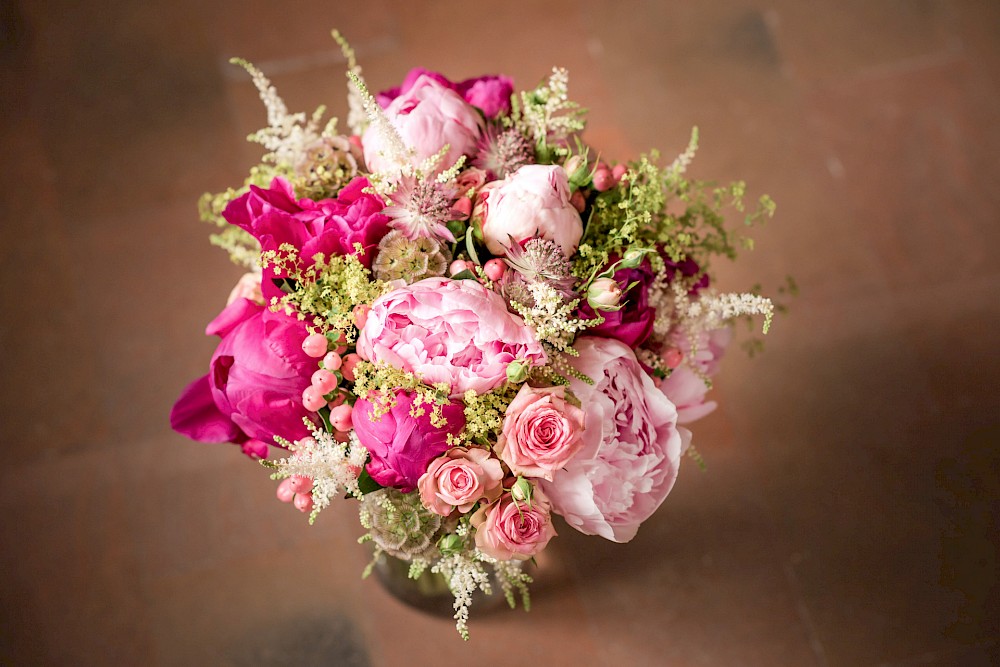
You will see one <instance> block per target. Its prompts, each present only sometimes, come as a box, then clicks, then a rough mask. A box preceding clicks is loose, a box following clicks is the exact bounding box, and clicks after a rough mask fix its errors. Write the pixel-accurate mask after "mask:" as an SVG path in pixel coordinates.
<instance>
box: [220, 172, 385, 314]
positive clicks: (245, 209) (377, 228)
mask: <svg viewBox="0 0 1000 667" xmlns="http://www.w3.org/2000/svg"><path fill="white" fill-rule="evenodd" d="M366 187H368V180H367V179H366V178H363V177H361V176H359V177H357V178H355V179H354V180H352V181H351V182H350V183H348V184H347V186H346V187H344V188H343V189H342V190H341V191H340V192H339V193H337V197H336V199H322V200H320V201H313V200H311V199H298V200H296V199H295V193H294V192H293V191H292V186H291V184H290V183H289V182H288V181H286V180H285V179H283V178H280V177H279V178H275V179H274V180H273V181H271V187H269V188H267V189H265V188H259V187H257V186H255V185H252V186H250V191H249V192H247V193H246V194H244V195H243V196H241V197H239V198H237V199H234V200H233V201H232V202H230V203H229V205H228V206H227V207H226V209H225V210H224V211H223V212H222V215H223V217H224V218H225V219H226V220H227V221H228V222H229V223H230V224H233V225H236V226H237V227H240V228H242V229H245V230H246V231H248V232H249V233H250V234H251V235H253V237H254V238H256V239H257V240H258V241H259V242H260V245H261V249H263V250H277V249H278V247H279V246H280V245H281V244H283V243H289V244H291V245H293V246H294V247H295V248H297V249H298V251H299V257H300V259H301V260H302V263H303V266H310V265H311V264H312V263H313V259H312V258H313V257H314V256H315V255H316V254H317V253H323V254H324V255H325V256H327V257H330V256H331V255H355V254H357V253H356V251H355V249H354V244H355V243H358V244H360V245H361V253H360V254H358V258H359V259H360V260H361V263H362V264H364V265H365V266H366V267H370V266H371V263H372V259H374V254H375V249H376V248H377V247H378V242H379V241H380V240H381V239H382V237H383V236H385V235H386V234H387V233H388V232H389V218H388V217H386V216H385V215H383V214H382V209H384V208H385V203H384V202H383V201H382V200H381V199H380V198H379V197H376V196H375V195H371V194H368V193H366V192H363V189H364V188H366ZM280 277H283V275H279V274H277V273H276V272H275V270H274V267H273V266H269V267H268V268H267V269H265V271H264V279H263V283H262V285H261V289H262V291H263V293H264V297H265V298H266V299H270V298H271V297H272V296H280V294H281V292H280V290H279V289H278V288H277V287H275V285H274V283H273V279H274V278H280Z"/></svg>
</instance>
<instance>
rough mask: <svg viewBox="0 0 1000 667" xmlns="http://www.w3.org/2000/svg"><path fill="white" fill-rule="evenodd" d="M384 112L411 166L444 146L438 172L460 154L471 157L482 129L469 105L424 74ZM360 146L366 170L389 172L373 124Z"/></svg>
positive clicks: (479, 117)
mask: <svg viewBox="0 0 1000 667" xmlns="http://www.w3.org/2000/svg"><path fill="white" fill-rule="evenodd" d="M385 113H386V115H387V116H388V117H389V121H390V122H391V123H392V124H393V126H394V127H395V128H396V130H398V131H399V134H400V136H401V137H402V138H403V142H404V143H405V144H406V146H407V147H408V148H412V149H413V150H414V156H413V164H414V166H416V165H419V164H420V163H421V162H423V161H424V160H426V159H427V158H429V157H431V156H432V155H436V154H437V153H438V151H440V150H441V149H442V148H444V146H445V144H447V145H448V152H447V153H446V154H445V156H444V159H442V160H441V161H440V162H438V164H437V170H438V171H442V170H444V169H447V168H449V167H451V166H452V165H453V164H454V163H455V161H456V160H458V158H459V156H461V155H472V154H474V153H475V152H476V144H477V143H478V142H479V137H480V135H482V133H483V130H484V128H485V124H484V122H483V117H482V116H481V115H480V114H479V112H478V111H476V110H475V108H474V107H472V105H470V104H469V103H468V102H466V101H465V100H463V99H462V96H461V95H459V94H458V93H456V92H455V91H454V90H451V89H450V88H448V87H447V86H445V85H443V84H442V83H441V82H440V81H437V80H435V79H434V78H432V77H430V76H428V75H426V74H423V75H421V76H420V77H419V78H417V80H416V81H415V82H414V84H413V86H412V87H411V88H410V89H409V90H407V91H406V92H405V93H403V94H402V95H400V96H399V97H397V98H396V99H394V100H393V101H392V102H391V103H389V106H388V107H386V109H385ZM361 143H362V145H363V146H364V152H365V163H366V164H367V165H368V168H369V169H371V170H372V171H391V167H392V164H391V163H390V162H389V161H388V160H387V159H386V157H385V156H384V155H382V152H383V151H384V150H385V148H386V147H385V144H384V138H383V137H382V135H381V134H380V133H379V131H378V128H377V126H376V125H374V124H373V125H371V126H369V127H368V129H367V130H366V131H365V133H364V135H363V136H362V138H361Z"/></svg>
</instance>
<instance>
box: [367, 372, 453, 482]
mask: <svg viewBox="0 0 1000 667" xmlns="http://www.w3.org/2000/svg"><path fill="white" fill-rule="evenodd" d="M374 409H375V406H374V405H373V404H372V403H371V402H370V401H367V400H365V399H358V401H357V402H356V403H355V404H354V412H353V413H352V415H351V419H352V422H353V425H354V432H355V434H356V435H357V436H358V441H359V442H360V443H361V444H362V445H364V446H365V447H366V448H367V449H368V453H369V454H370V455H371V460H370V461H369V462H368V474H369V475H371V477H372V479H374V480H375V481H376V482H378V483H379V484H381V485H382V486H391V487H393V488H396V489H399V490H400V491H403V492H404V493H409V492H410V491H413V489H415V488H416V486H417V481H418V480H419V479H420V476H421V475H423V474H424V473H425V472H426V471H427V466H428V464H429V463H430V462H431V461H432V460H434V459H435V458H436V457H437V456H439V455H440V454H442V453H443V452H444V451H445V450H447V449H448V446H449V445H448V434H449V433H450V434H452V435H455V434H457V433H458V432H459V431H461V430H462V428H463V427H464V426H465V412H464V409H463V407H462V404H461V403H457V402H451V403H449V404H447V405H444V406H442V408H441V413H442V416H443V417H444V419H445V420H446V423H445V424H444V425H443V426H441V427H440V428H438V427H436V426H434V425H433V424H431V415H430V410H431V408H430V406H423V410H424V413H423V414H422V415H420V416H419V417H414V416H413V415H412V414H411V410H412V409H413V395H412V394H411V393H409V392H403V391H400V392H398V393H397V394H396V402H395V405H393V406H392V408H391V409H390V410H389V412H387V413H386V414H384V415H381V416H380V417H376V416H374Z"/></svg>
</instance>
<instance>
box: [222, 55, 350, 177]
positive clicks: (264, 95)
mask: <svg viewBox="0 0 1000 667" xmlns="http://www.w3.org/2000/svg"><path fill="white" fill-rule="evenodd" d="M229 62H231V63H233V64H234V65H239V66H240V67H242V68H243V69H245V70H246V71H247V74H249V75H250V78H251V79H252V80H253V84H254V86H256V87H257V91H258V92H259V93H260V99H261V101H262V102H263V103H264V107H265V108H266V109H267V125H268V126H267V127H265V128H264V129H262V130H258V131H257V132H254V133H253V134H251V135H250V136H249V137H247V138H248V139H249V140H250V141H254V142H256V143H259V144H260V145H262V146H263V147H264V148H266V149H267V150H268V154H267V155H265V156H264V158H263V160H264V161H265V162H273V163H274V164H277V165H279V166H287V167H291V166H292V165H295V164H296V163H297V162H299V161H300V159H301V157H302V156H303V155H304V154H305V153H306V152H307V151H308V149H309V147H310V146H313V145H315V143H316V142H317V141H319V140H320V139H321V138H322V137H324V136H333V135H334V133H335V131H336V130H335V128H336V123H337V121H336V119H331V120H330V122H329V123H328V124H327V126H326V127H325V128H322V129H320V123H321V121H322V118H323V114H324V113H326V108H325V107H322V106H321V107H319V108H318V109H316V111H315V112H313V115H312V117H311V118H309V119H308V120H306V115H305V114H304V113H301V112H300V113H288V107H286V106H285V103H284V101H282V99H281V97H279V96H278V91H277V90H276V89H275V87H274V86H273V85H272V84H271V81H270V80H269V79H268V78H267V77H266V76H264V74H263V72H261V71H260V70H259V69H257V68H256V67H254V66H253V65H252V64H250V63H249V62H247V61H246V60H243V59H242V58H232V59H231V60H230V61H229Z"/></svg>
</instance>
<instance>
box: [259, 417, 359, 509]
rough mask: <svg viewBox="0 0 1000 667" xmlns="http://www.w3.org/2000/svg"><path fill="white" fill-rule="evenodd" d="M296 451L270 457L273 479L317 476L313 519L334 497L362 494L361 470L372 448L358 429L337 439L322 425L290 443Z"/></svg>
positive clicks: (292, 449)
mask: <svg viewBox="0 0 1000 667" xmlns="http://www.w3.org/2000/svg"><path fill="white" fill-rule="evenodd" d="M288 449H289V450H290V451H291V452H292V455H291V456H289V457H288V458H285V459H278V460H277V461H268V462H267V465H268V467H271V468H273V469H274V470H275V473H274V474H273V475H272V478H273V479H285V478H287V477H291V476H292V475H303V476H305V477H310V478H312V480H313V488H312V498H313V510H312V513H310V515H309V523H312V522H313V521H315V520H316V516H317V515H318V514H319V513H320V511H321V510H323V509H324V508H326V507H328V506H329V505H330V501H331V500H333V499H334V498H341V497H343V496H344V494H350V495H352V496H354V497H355V498H361V490H360V489H359V488H358V474H359V473H360V472H361V470H362V468H363V467H364V465H365V462H366V461H367V460H368V450H367V449H365V446H364V445H362V444H361V443H360V442H359V441H358V438H357V436H356V435H355V434H354V431H351V433H350V437H349V439H348V441H347V442H337V440H336V439H334V437H333V435H332V434H330V433H327V432H326V431H324V430H322V429H316V430H315V431H313V434H312V438H303V439H302V440H299V441H297V442H293V443H288Z"/></svg>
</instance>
